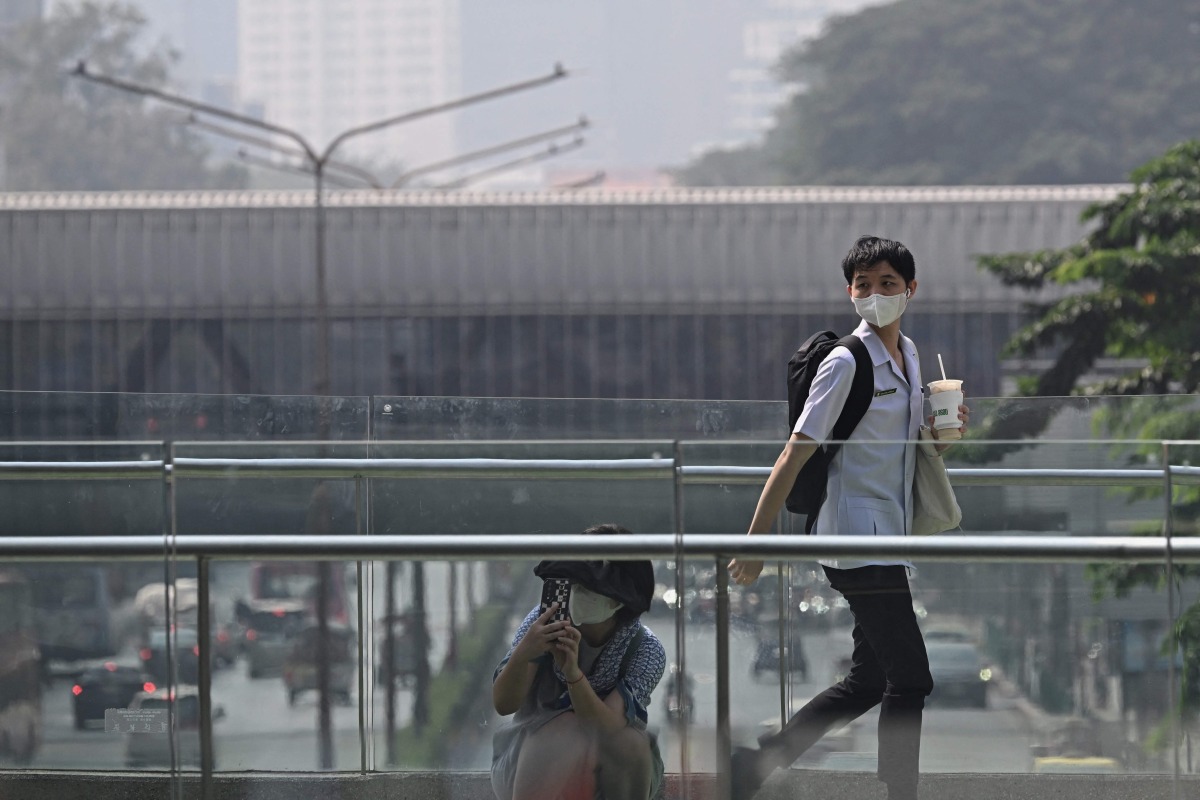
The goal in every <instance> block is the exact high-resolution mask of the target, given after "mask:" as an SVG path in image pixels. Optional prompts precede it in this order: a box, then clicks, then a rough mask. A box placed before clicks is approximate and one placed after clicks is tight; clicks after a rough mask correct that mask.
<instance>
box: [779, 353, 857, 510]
mask: <svg viewBox="0 0 1200 800" xmlns="http://www.w3.org/2000/svg"><path fill="white" fill-rule="evenodd" d="M838 345H842V346H843V347H846V348H848V349H849V350H850V352H851V353H853V354H854V383H853V384H851V386H850V396H849V397H847V398H846V405H845V407H844V408H843V409H842V413H841V414H840V415H838V418H837V422H835V423H834V425H833V433H832V434H830V439H831V440H832V441H834V442H841V441H845V440H846V439H849V438H850V434H852V433H853V432H854V429H855V428H856V427H858V423H859V422H860V421H861V420H862V418H863V415H864V414H866V413H867V408H869V407H870V405H871V399H872V397H873V396H874V394H875V373H874V367H873V366H872V364H871V355H870V353H868V352H867V346H866V345H865V344H863V341H862V339H859V338H858V337H857V336H854V335H853V334H851V335H849V336H843V337H842V338H841V339H839V338H838V337H837V334H835V333H834V332H833V331H821V332H820V333H814V334H813V335H812V336H810V337H808V339H806V340H805V341H804V344H802V345H800V349H798V350H797V351H796V354H795V355H793V356H792V359H791V360H790V361H788V381H787V385H788V431H789V436H790V432H791V431H793V430H795V428H796V420H798V419H800V412H801V411H803V410H804V401H805V400H807V399H808V391H809V389H810V388H811V387H812V382H813V378H814V377H815V376H816V374H817V368H818V367H820V366H821V362H822V361H824V360H825V357H826V356H828V355H829V353H830V352H831V351H832V350H833V348H835V347H837V346H838ZM840 446H841V445H839V444H827V445H824V446H822V447H818V448H817V450H816V452H814V453H813V454H812V457H811V458H809V459H808V461H806V462H804V466H803V467H802V468H801V469H800V474H799V475H797V476H796V483H795V484H794V485H793V486H792V490H791V492H789V493H788V496H787V510H788V511H791V512H792V513H793V514H807V515H808V520H807V521H806V523H805V526H804V532H805V533H808V532H809V531H810V530H812V526H813V524H814V523H815V522H816V521H817V512H818V511H819V510H820V509H821V503H823V502H824V501H825V490H826V482H827V481H828V478H829V462H831V461H833V457H834V456H835V455H836V454H837V451H838V448H839V447H840Z"/></svg>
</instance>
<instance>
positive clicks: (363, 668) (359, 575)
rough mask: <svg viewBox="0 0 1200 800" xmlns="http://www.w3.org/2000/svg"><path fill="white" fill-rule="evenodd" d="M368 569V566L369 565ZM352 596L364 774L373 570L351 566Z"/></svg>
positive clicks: (358, 496) (368, 756)
mask: <svg viewBox="0 0 1200 800" xmlns="http://www.w3.org/2000/svg"><path fill="white" fill-rule="evenodd" d="M364 480H365V479H364V478H363V476H361V475H355V476H354V533H355V535H356V536H362V532H363V507H362V504H363V481H364ZM367 563H368V567H369V566H370V562H367ZM354 570H355V577H356V580H355V581H354V586H355V594H356V595H357V603H355V608H357V610H358V614H357V615H356V616H357V621H358V637H357V640H358V764H359V770H360V771H361V772H362V773H363V774H366V772H367V770H368V769H370V768H371V767H372V766H373V763H372V762H373V761H374V749H373V747H374V743H373V741H372V740H371V737H370V736H368V735H367V728H368V724H367V723H368V717H369V716H373V715H371V713H370V712H371V689H372V681H371V665H372V664H374V663H375V658H374V653H375V646H374V641H373V633H372V631H371V625H370V624H369V620H370V619H371V618H372V617H373V616H374V607H375V606H374V597H375V580H374V570H372V569H370V568H368V569H365V570H364V569H363V562H362V561H356V562H355V564H354Z"/></svg>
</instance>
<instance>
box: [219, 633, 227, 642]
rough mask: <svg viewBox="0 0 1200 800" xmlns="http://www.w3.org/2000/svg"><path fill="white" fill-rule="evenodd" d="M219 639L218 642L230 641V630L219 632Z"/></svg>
mask: <svg viewBox="0 0 1200 800" xmlns="http://www.w3.org/2000/svg"><path fill="white" fill-rule="evenodd" d="M217 641H218V642H228V641H229V632H228V631H221V632H219V633H218V634H217Z"/></svg>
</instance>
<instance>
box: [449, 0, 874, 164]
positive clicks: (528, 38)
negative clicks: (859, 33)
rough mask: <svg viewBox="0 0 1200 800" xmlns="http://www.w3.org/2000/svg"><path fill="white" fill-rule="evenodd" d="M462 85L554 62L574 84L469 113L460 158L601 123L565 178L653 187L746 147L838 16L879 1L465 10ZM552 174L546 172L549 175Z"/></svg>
mask: <svg viewBox="0 0 1200 800" xmlns="http://www.w3.org/2000/svg"><path fill="white" fill-rule="evenodd" d="M460 1H461V3H462V28H463V50H462V58H463V82H464V89H465V90H466V91H475V90H477V89H479V88H482V87H484V86H486V85H488V84H489V82H495V81H496V80H498V79H499V78H501V77H507V78H514V77H516V76H520V75H529V74H534V73H535V72H536V71H537V70H538V69H544V68H546V67H548V66H549V65H551V64H553V63H554V62H555V61H562V62H563V63H564V64H565V65H566V66H567V67H568V68H569V69H574V70H577V73H576V75H575V76H574V77H572V78H571V79H570V80H568V81H564V82H563V83H562V84H560V85H555V86H553V87H550V88H548V89H547V90H545V91H541V92H531V93H529V94H528V95H525V96H522V97H519V98H514V99H513V101H512V103H511V108H512V109H515V111H510V106H509V105H507V104H506V106H505V108H504V109H503V110H501V109H496V110H495V111H493V110H492V109H480V110H478V111H475V112H470V113H464V115H463V123H462V127H461V134H462V137H463V142H464V147H465V148H466V149H472V148H474V147H479V146H483V145H485V144H487V143H489V142H493V141H496V140H503V139H505V138H513V137H516V136H519V135H521V134H522V133H528V132H530V131H532V130H537V129H538V127H539V126H541V127H552V126H553V124H554V123H555V122H556V121H557V122H561V121H563V120H567V121H569V120H570V119H571V118H572V117H573V116H574V115H577V114H580V113H584V114H587V115H588V117H589V118H591V119H593V120H594V121H595V123H596V125H595V128H594V129H593V130H591V131H589V132H588V134H587V139H588V144H587V147H585V148H584V149H582V150H579V151H577V152H575V153H572V154H570V155H568V156H565V157H563V158H561V159H556V160H555V161H553V162H552V163H553V165H554V168H555V169H557V170H558V171H560V172H570V171H575V172H578V173H579V174H586V173H587V172H588V171H590V170H596V169H603V170H606V171H607V172H608V173H609V174H610V175H612V174H614V173H615V172H617V171H621V170H625V171H631V172H637V171H638V170H641V171H642V172H643V174H646V175H651V174H652V173H653V171H654V170H655V169H662V168H664V167H672V166H681V165H682V164H684V163H686V162H687V161H689V160H690V159H691V158H693V157H695V156H696V155H698V154H699V153H701V152H703V151H705V150H707V149H710V148H713V147H725V146H730V145H737V144H745V143H746V142H747V141H749V140H752V139H754V138H757V137H758V136H760V135H761V134H762V132H763V131H764V130H765V129H766V127H768V126H769V125H770V124H771V121H772V115H773V113H774V111H775V109H776V108H777V107H778V106H779V105H780V104H781V103H783V102H784V101H785V100H786V99H787V97H788V92H789V91H790V90H794V88H795V87H788V86H784V85H783V84H782V83H781V82H780V81H779V80H778V79H777V78H776V77H775V76H774V73H773V71H772V68H773V67H774V65H775V64H776V63H777V62H778V60H779V57H780V56H781V55H782V54H783V52H784V51H785V50H786V49H787V48H788V47H790V46H792V45H794V44H796V43H798V42H799V41H801V40H802V39H804V38H807V37H810V36H814V35H816V34H817V33H818V32H819V31H820V28H821V25H822V24H823V23H824V22H825V21H826V20H827V19H828V18H829V16H830V15H832V14H838V13H851V12H854V11H857V10H858V9H860V8H863V7H865V6H867V5H870V4H871V3H873V2H880V0H655V2H645V0H605V2H600V3H598V2H594V0H555V2H535V0H512V1H511V2H495V0H460ZM548 168H549V167H548Z"/></svg>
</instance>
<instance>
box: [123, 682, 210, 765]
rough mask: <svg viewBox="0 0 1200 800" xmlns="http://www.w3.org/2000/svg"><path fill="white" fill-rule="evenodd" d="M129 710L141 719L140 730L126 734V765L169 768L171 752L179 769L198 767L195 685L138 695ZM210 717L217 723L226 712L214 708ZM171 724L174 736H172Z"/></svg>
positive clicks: (138, 720) (138, 723)
mask: <svg viewBox="0 0 1200 800" xmlns="http://www.w3.org/2000/svg"><path fill="white" fill-rule="evenodd" d="M129 710H130V712H131V713H133V714H138V713H140V716H138V717H137V722H136V725H137V727H138V728H139V730H137V731H135V732H127V733H126V734H125V766H127V767H131V768H139V767H169V766H171V752H172V749H173V750H174V752H175V760H176V764H177V765H178V766H181V767H196V766H199V765H200V695H199V693H198V691H197V689H196V687H195V686H178V687H176V688H174V689H171V690H170V691H168V690H166V689H156V690H154V691H153V692H139V693H138V694H137V696H136V697H134V698H133V701H132V702H130V704H129ZM155 712H157V713H155ZM212 716H213V721H214V722H216V721H217V720H219V719H222V718H224V716H225V710H224V709H223V708H221V707H220V706H215V707H214V708H213V710H212ZM172 717H173V720H172ZM171 721H173V723H174V725H175V731H176V732H177V733H178V735H177V736H173V735H171V729H170V723H171Z"/></svg>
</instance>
